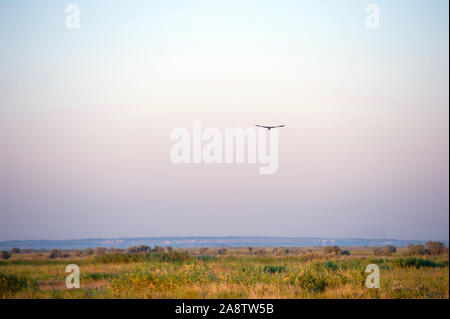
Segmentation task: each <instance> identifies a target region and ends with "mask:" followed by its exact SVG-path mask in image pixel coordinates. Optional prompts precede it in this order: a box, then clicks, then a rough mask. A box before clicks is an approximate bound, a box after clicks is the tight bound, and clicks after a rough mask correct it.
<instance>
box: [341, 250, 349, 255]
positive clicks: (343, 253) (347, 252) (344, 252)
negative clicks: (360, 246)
mask: <svg viewBox="0 0 450 319" xmlns="http://www.w3.org/2000/svg"><path fill="white" fill-rule="evenodd" d="M342 255H343V256H350V255H351V252H350V250H343V251H342Z"/></svg>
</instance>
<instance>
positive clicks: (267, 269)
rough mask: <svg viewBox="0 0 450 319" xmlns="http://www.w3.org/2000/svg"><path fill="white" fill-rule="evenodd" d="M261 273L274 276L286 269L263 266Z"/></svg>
mask: <svg viewBox="0 0 450 319" xmlns="http://www.w3.org/2000/svg"><path fill="white" fill-rule="evenodd" d="M263 271H264V272H267V273H269V274H275V273H282V272H285V271H286V268H285V267H283V266H264V268H263Z"/></svg>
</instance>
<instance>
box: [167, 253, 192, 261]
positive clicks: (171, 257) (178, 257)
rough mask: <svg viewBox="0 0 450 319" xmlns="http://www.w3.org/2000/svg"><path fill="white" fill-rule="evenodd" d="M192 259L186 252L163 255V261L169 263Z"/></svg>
mask: <svg viewBox="0 0 450 319" xmlns="http://www.w3.org/2000/svg"><path fill="white" fill-rule="evenodd" d="M190 258H191V257H190V256H189V254H188V253H187V252H185V251H182V252H181V251H171V252H169V253H164V254H161V261H167V262H181V261H187V260H189V259H190Z"/></svg>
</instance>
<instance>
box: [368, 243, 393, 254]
mask: <svg viewBox="0 0 450 319" xmlns="http://www.w3.org/2000/svg"><path fill="white" fill-rule="evenodd" d="M372 250H373V254H374V255H375V256H391V255H392V254H393V253H395V252H396V251H397V248H395V247H394V246H390V245H387V246H384V247H374V248H373V249H372Z"/></svg>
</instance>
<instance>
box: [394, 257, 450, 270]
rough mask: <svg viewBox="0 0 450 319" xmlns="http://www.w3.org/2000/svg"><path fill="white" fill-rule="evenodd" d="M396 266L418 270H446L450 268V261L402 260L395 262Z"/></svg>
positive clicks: (412, 258)
mask: <svg viewBox="0 0 450 319" xmlns="http://www.w3.org/2000/svg"><path fill="white" fill-rule="evenodd" d="M394 264H396V265H397V266H400V267H403V268H407V267H415V268H417V269H419V268H424V267H429V268H445V267H448V261H444V262H442V263H438V262H434V261H432V260H428V259H421V258H415V257H411V258H400V259H396V260H394Z"/></svg>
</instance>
